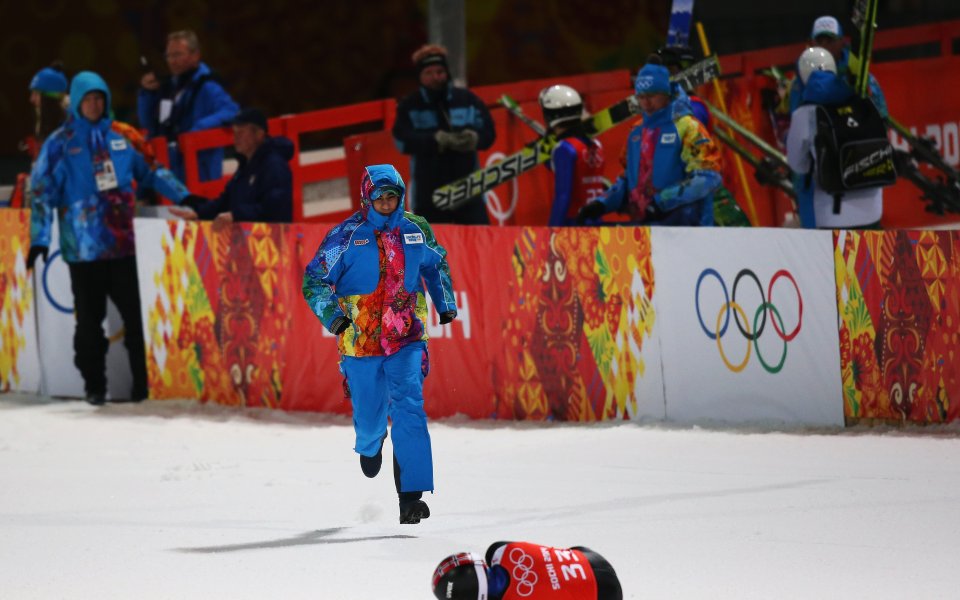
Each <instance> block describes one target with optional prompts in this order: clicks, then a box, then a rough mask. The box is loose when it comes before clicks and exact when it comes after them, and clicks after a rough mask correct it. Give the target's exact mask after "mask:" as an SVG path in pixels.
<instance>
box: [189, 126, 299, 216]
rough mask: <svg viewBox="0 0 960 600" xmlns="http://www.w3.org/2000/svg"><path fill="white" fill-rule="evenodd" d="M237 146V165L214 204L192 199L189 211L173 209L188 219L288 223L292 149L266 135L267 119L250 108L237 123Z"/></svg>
mask: <svg viewBox="0 0 960 600" xmlns="http://www.w3.org/2000/svg"><path fill="white" fill-rule="evenodd" d="M233 146H234V148H235V149H236V151H237V160H238V162H239V165H238V166H237V170H236V172H235V173H234V174H233V178H232V179H230V181H229V182H228V183H227V187H226V188H225V189H224V190H223V193H222V194H220V196H219V197H217V198H216V199H215V200H213V201H209V202H207V201H204V200H203V199H202V198H200V197H199V196H191V198H190V199H189V200H188V201H187V202H185V203H184V204H186V205H188V206H189V207H190V208H176V207H173V208H171V209H170V212H171V213H173V214H174V215H177V216H178V217H182V218H184V219H196V218H200V219H205V220H209V219H214V220H215V223H217V224H218V225H223V224H226V223H233V222H234V221H254V222H259V223H289V222H291V221H292V220H293V174H292V173H291V172H290V164H289V161H290V159H291V158H293V143H292V142H291V141H290V140H288V139H287V138H284V137H270V136H269V135H267V118H266V116H264V114H263V113H262V112H260V111H259V110H257V109H256V108H247V109H244V110H243V111H241V112H240V114H239V115H237V117H236V118H235V119H234V120H233Z"/></svg>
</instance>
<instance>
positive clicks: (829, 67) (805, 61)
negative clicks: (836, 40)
mask: <svg viewBox="0 0 960 600" xmlns="http://www.w3.org/2000/svg"><path fill="white" fill-rule="evenodd" d="M797 70H798V71H799V72H800V81H802V82H803V83H807V79H809V78H810V73H813V72H814V71H830V72H831V73H836V72H837V63H836V61H834V60H833V55H832V54H830V51H829V50H826V49H824V48H817V47H813V48H807V49H806V50H804V51H803V54H801V55H800V58H799V59H797Z"/></svg>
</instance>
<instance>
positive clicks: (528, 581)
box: [509, 548, 538, 598]
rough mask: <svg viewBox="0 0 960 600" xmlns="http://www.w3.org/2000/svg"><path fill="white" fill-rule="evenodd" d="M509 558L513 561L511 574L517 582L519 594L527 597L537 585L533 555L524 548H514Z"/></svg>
mask: <svg viewBox="0 0 960 600" xmlns="http://www.w3.org/2000/svg"><path fill="white" fill-rule="evenodd" d="M509 558H510V562H512V563H513V571H511V574H512V575H513V580H514V581H515V582H516V583H517V595H518V596H520V597H522V598H526V597H527V596H529V595H530V594H532V593H533V588H534V587H535V586H536V585H537V579H538V577H537V574H536V573H534V572H533V557H532V556H530V555H529V554H527V553H526V552H524V551H523V549H522V548H513V549H512V550H510V554H509Z"/></svg>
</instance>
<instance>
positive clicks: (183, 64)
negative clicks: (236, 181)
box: [137, 30, 238, 181]
mask: <svg viewBox="0 0 960 600" xmlns="http://www.w3.org/2000/svg"><path fill="white" fill-rule="evenodd" d="M166 59H167V66H168V67H169V68H170V73H171V75H172V77H170V78H169V79H164V80H163V81H160V80H159V79H157V76H156V74H154V73H152V72H151V73H146V74H145V75H144V76H143V77H142V78H141V79H140V86H141V89H140V93H139V95H138V97H137V114H138V115H139V117H140V125H141V126H142V127H144V128H145V129H146V130H147V131H148V132H149V133H150V136H151V137H156V136H161V135H162V136H164V137H166V138H167V141H168V142H169V148H170V170H171V171H173V172H174V174H175V175H176V176H177V177H178V178H179V179H180V180H181V181H183V180H184V179H185V178H184V166H183V156H182V155H181V154H180V151H179V149H178V146H177V136H178V135H180V134H181V133H186V132H188V131H200V130H201V129H212V128H214V127H221V126H223V125H226V124H227V123H228V122H229V121H230V119H232V118H233V117H234V116H235V115H236V114H237V109H238V107H237V104H236V102H234V101H233V99H232V98H231V97H230V94H228V93H227V91H226V90H225V89H223V86H222V85H221V84H220V82H219V81H217V78H216V76H214V74H213V72H212V71H211V70H210V67H208V66H207V65H206V64H205V63H202V62H200V42H199V41H198V40H197V34H195V33H194V32H192V31H189V30H188V31H175V32H174V33H171V34H170V35H168V36H167V52H166ZM197 158H198V160H199V163H200V164H199V168H200V180H201V181H208V180H211V179H220V177H221V176H222V174H223V150H221V149H219V148H214V149H211V150H204V151H203V152H201V153H200V154H199V155H198V157H197Z"/></svg>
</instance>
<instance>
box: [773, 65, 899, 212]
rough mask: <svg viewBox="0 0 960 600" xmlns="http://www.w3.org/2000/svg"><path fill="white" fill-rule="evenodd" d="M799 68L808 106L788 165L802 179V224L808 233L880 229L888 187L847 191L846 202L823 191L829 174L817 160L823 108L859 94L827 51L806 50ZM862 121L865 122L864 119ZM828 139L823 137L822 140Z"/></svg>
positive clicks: (793, 134)
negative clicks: (822, 172) (822, 178)
mask: <svg viewBox="0 0 960 600" xmlns="http://www.w3.org/2000/svg"><path fill="white" fill-rule="evenodd" d="M798 66H799V70H800V73H799V78H800V79H801V81H802V82H803V84H804V88H803V90H804V92H803V99H802V100H803V103H802V104H801V105H800V106H799V107H797V109H796V110H795V111H794V112H793V118H792V123H791V125H790V131H789V132H788V134H787V163H788V164H789V165H790V169H791V170H792V171H793V172H794V173H795V174H796V177H795V182H796V183H795V185H794V189H795V190H796V191H797V212H798V216H799V217H800V223H801V225H802V226H803V227H805V228H819V229H837V228H843V229H875V228H877V227H879V225H880V218H881V217H882V215H883V188H882V187H879V186H878V187H867V188H864V189H856V190H849V191H844V192H843V194H842V201H841V198H840V195H838V194H834V193H830V192H829V191H826V190H824V189H823V187H822V186H821V185H820V182H819V178H818V177H817V175H818V174H817V172H816V171H817V169H818V168H824V162H825V161H823V160H818V156H817V152H818V150H817V147H818V144H817V137H818V135H820V134H819V133H818V118H817V106H818V105H825V106H830V105H841V104H843V103H845V102H848V101H850V100H851V99H852V98H853V97H854V96H855V94H854V91H853V88H851V87H850V86H849V85H847V83H846V81H845V80H844V79H843V78H842V77H841V76H840V75H838V74H837V66H836V64H835V63H834V59H833V55H832V54H831V53H830V52H828V51H826V50H825V49H823V48H814V47H811V48H807V49H806V50H804V51H803V53H802V54H801V56H800V59H799V60H798ZM863 102H864V103H865V104H867V105H869V104H870V102H869V101H867V100H863ZM878 112H879V111H877V113H875V114H878ZM856 118H857V119H858V120H862V119H861V117H860V116H859V115H857V116H856ZM877 119H879V116H877ZM863 126H864V127H865V126H866V122H864V123H863ZM860 128H863V127H858V129H860ZM826 133H827V132H824V135H821V136H820V137H821V140H822V139H825V138H826ZM881 135H882V134H881ZM821 150H822V147H821Z"/></svg>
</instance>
